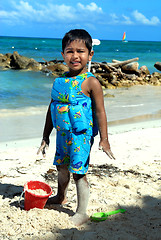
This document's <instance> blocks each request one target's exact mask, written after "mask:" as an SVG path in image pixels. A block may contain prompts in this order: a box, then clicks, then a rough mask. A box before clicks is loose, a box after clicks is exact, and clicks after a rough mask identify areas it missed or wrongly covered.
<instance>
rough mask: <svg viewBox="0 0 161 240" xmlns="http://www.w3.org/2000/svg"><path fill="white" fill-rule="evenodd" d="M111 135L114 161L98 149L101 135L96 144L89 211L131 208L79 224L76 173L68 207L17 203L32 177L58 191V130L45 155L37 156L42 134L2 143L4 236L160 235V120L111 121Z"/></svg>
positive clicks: (112, 239) (154, 238)
mask: <svg viewBox="0 0 161 240" xmlns="http://www.w3.org/2000/svg"><path fill="white" fill-rule="evenodd" d="M109 138H110V143H111V148H112V151H113V153H114V155H115V157H116V160H115V161H114V160H110V159H109V158H108V157H107V156H106V155H105V154H104V153H103V152H101V151H99V150H98V142H99V138H98V137H96V139H95V144H94V146H93V148H92V152H91V165H90V168H89V172H88V180H89V184H90V192H91V193H90V201H89V205H88V214H89V216H90V215H91V214H92V213H94V212H99V211H105V212H108V211H112V210H116V209H118V208H124V209H126V213H125V214H117V215H114V216H110V217H109V218H108V219H107V220H106V221H104V222H99V223H95V222H91V221H90V220H89V221H88V222H87V223H86V224H84V225H82V226H80V227H75V226H74V225H72V224H71V223H70V222H69V217H70V216H72V215H73V213H74V212H75V209H76V191H75V185H74V182H73V179H72V178H71V184H70V186H69V190H68V203H67V204H66V205H65V206H64V207H62V206H53V207H52V208H51V207H50V208H47V207H46V208H44V209H43V210H41V209H36V208H35V209H32V210H30V211H25V210H22V209H20V207H19V205H18V200H19V197H20V194H21V192H22V191H23V186H24V184H25V183H26V182H27V181H29V180H40V181H43V182H46V183H48V184H49V185H50V186H51V187H52V188H53V194H55V193H56V191H57V180H56V177H57V172H56V170H55V167H54V166H52V161H53V156H54V152H55V139H54V134H53V137H52V138H51V144H50V148H49V150H48V152H47V157H46V158H45V159H44V158H42V156H37V155H36V152H37V149H38V147H39V144H40V142H41V139H40V138H35V139H34V138H33V139H24V140H14V141H12V142H1V143H0V166H1V168H0V226H1V230H0V239H13V240H16V239H23V240H25V239H26V240H27V239H47V240H49V239H52V240H56V239H59V240H63V239H72V240H86V239H87V240H94V239H109V240H118V239H120V240H136V239H138V240H142V239H144V240H159V239H161V121H160V120H158V121H149V122H142V123H135V124H129V125H120V126H110V127H109ZM47 172H48V174H47ZM21 205H23V198H22V200H21Z"/></svg>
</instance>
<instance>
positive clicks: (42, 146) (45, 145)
mask: <svg viewBox="0 0 161 240" xmlns="http://www.w3.org/2000/svg"><path fill="white" fill-rule="evenodd" d="M48 148H49V145H48V144H47V143H46V141H45V140H42V142H41V146H40V147H39V149H38V151H37V154H39V153H40V152H42V155H43V157H45V156H46V149H48Z"/></svg>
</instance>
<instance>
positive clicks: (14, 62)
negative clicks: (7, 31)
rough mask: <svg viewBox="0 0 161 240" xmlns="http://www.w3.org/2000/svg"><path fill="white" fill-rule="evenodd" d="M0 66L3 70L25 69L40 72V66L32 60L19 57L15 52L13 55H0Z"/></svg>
mask: <svg viewBox="0 0 161 240" xmlns="http://www.w3.org/2000/svg"><path fill="white" fill-rule="evenodd" d="M0 66H1V67H3V68H12V69H23V70H24V69H27V70H31V71H40V70H41V69H42V65H41V64H40V63H38V62H37V61H35V60H34V59H33V58H28V57H24V56H21V55H19V53H18V52H16V51H15V52H13V54H10V53H7V54H5V55H3V54H0Z"/></svg>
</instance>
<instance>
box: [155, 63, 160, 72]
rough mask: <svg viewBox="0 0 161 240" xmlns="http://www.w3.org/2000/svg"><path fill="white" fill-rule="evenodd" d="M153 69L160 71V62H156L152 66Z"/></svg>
mask: <svg viewBox="0 0 161 240" xmlns="http://www.w3.org/2000/svg"><path fill="white" fill-rule="evenodd" d="M154 67H155V68H156V69H157V70H159V71H161V62H156V63H155V64H154Z"/></svg>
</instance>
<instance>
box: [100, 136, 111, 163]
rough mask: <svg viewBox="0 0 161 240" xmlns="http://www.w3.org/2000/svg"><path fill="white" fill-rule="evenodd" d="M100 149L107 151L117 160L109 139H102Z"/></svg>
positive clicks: (108, 154) (109, 155)
mask: <svg viewBox="0 0 161 240" xmlns="http://www.w3.org/2000/svg"><path fill="white" fill-rule="evenodd" d="M98 149H99V150H102V151H103V152H105V153H106V154H107V156H108V157H109V158H111V159H114V160H115V157H114V155H113V153H112V151H111V148H110V144H109V142H108V141H107V140H104V141H100V143H99V148H98Z"/></svg>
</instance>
